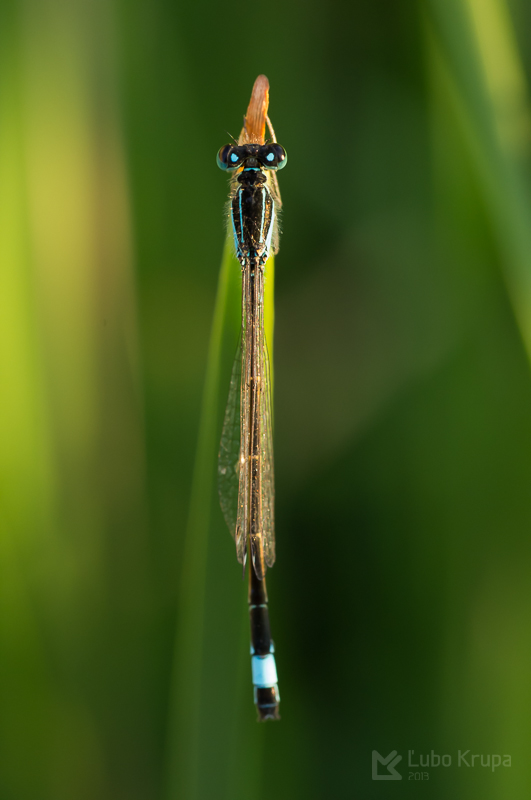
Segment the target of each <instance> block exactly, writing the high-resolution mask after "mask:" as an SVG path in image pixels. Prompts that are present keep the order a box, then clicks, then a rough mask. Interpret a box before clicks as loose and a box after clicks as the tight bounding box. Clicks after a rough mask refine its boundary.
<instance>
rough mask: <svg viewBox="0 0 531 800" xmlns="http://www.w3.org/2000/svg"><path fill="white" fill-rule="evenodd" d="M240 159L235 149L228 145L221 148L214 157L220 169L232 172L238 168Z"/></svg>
mask: <svg viewBox="0 0 531 800" xmlns="http://www.w3.org/2000/svg"><path fill="white" fill-rule="evenodd" d="M241 161H242V157H241V155H240V153H238V151H237V149H236V148H235V147H233V146H232V145H230V144H226V145H225V146H224V147H222V148H221V150H220V151H219V153H218V154H217V157H216V163H217V165H218V167H219V168H220V169H223V170H229V171H230V170H233V169H236V168H237V167H239V165H240V164H241Z"/></svg>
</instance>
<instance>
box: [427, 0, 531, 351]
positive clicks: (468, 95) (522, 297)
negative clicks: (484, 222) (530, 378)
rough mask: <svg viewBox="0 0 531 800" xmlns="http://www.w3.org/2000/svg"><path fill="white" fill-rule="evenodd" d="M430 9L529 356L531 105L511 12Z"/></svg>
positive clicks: (453, 3)
mask: <svg viewBox="0 0 531 800" xmlns="http://www.w3.org/2000/svg"><path fill="white" fill-rule="evenodd" d="M428 8H429V9H430V11H431V14H430V15H429V17H428V23H427V39H428V48H429V52H430V56H431V58H432V65H433V68H434V72H435V73H436V74H437V78H436V79H437V80H439V81H441V82H443V83H444V84H445V90H446V92H447V94H448V95H449V96H450V97H451V100H452V102H453V106H454V110H455V113H456V115H457V117H458V119H459V121H460V124H461V128H462V131H463V134H464V136H465V137H466V140H467V142H468V146H469V149H470V153H471V156H472V158H473V161H474V163H475V166H476V170H477V173H478V176H479V178H480V181H481V184H482V188H483V193H484V197H485V200H486V204H487V207H488V209H489V213H490V216H491V219H492V223H493V227H494V230H495V232H496V235H497V240H498V246H499V250H500V254H501V259H502V264H503V277H504V280H505V283H506V286H507V289H508V293H509V296H510V299H511V302H512V305H513V308H514V311H515V315H516V318H517V321H518V324H519V327H520V331H521V333H522V337H523V340H524V343H525V346H526V349H527V353H528V356H529V357H530V358H531V225H530V222H529V221H530V220H531V197H530V192H529V187H528V186H527V185H526V183H525V179H524V177H523V175H524V171H523V170H522V163H521V162H522V155H523V151H522V150H523V148H522V145H523V142H524V141H525V140H526V132H529V128H530V125H529V108H528V101H527V93H526V89H525V81H524V78H523V74H524V73H523V69H522V67H521V62H520V57H519V54H518V51H517V47H516V40H515V37H514V33H513V31H512V27H511V22H510V17H509V13H508V9H507V6H506V4H505V3H504V2H502V0H485V2H481V3H478V2H476V0H468V2H464V1H463V0H430V2H429V4H428ZM507 98H510V104H509V106H508V105H507Z"/></svg>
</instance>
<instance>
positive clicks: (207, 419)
mask: <svg viewBox="0 0 531 800" xmlns="http://www.w3.org/2000/svg"><path fill="white" fill-rule="evenodd" d="M273 271H274V268H273V259H270V261H269V262H268V283H269V291H268V294H267V298H266V319H267V328H268V331H267V332H268V335H269V337H272V333H273V329H272V326H273V298H272V288H273ZM240 296H241V281H240V265H239V263H238V261H237V260H236V258H235V256H234V248H233V244H232V241H231V240H230V239H227V242H226V244H225V250H224V254H223V260H222V265H221V271H220V276H219V281H218V289H217V296H216V302H215V309H214V318H213V322H212V331H211V335H210V344H209V350H208V360H207V368H206V378H205V385H204V390H203V398H202V406H201V415H200V424H199V436H198V443H197V450H196V456H195V465H194V474H193V480H192V490H191V498H190V511H189V517H188V524H187V529H186V534H185V544H184V553H183V559H182V564H181V585H180V596H179V608H178V629H177V637H176V643H175V651H174V667H173V677H172V686H171V700H170V703H171V705H170V719H169V727H168V749H167V783H166V797H167V800H193V798H196V797H197V796H198V792H199V788H198V786H199V784H198V775H199V769H200V761H201V754H200V737H201V730H200V719H201V705H202V675H203V673H204V670H203V657H204V628H205V595H206V574H207V555H208V536H209V528H210V513H211V505H212V501H213V499H214V501H215V500H216V499H217V493H216V491H215V480H214V478H215V470H216V459H217V452H218V447H219V441H218V439H219V434H220V419H219V408H220V397H219V394H220V392H219V386H220V377H221V364H222V363H224V361H223V353H224V341H225V339H226V337H228V338H230V339H231V340H233V339H234V332H235V329H237V330H239V325H240V319H239V311H238V313H237V312H236V308H238V309H239V302H240ZM271 340H272V339H270V341H271ZM227 538H228V532H227ZM227 546H230V543H229V542H227Z"/></svg>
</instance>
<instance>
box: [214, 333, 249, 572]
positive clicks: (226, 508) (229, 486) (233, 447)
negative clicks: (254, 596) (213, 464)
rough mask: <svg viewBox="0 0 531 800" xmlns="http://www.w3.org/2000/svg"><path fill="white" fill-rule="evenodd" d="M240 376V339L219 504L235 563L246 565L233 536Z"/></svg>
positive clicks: (241, 539)
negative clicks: (233, 542)
mask: <svg viewBox="0 0 531 800" xmlns="http://www.w3.org/2000/svg"><path fill="white" fill-rule="evenodd" d="M241 374H242V339H241V338H240V342H239V344H238V348H237V350H236V355H235V357H234V364H233V366H232V374H231V379H230V387H229V397H228V400H227V407H226V409H225V418H224V420H223V429H222V432H221V442H220V447H219V457H218V492H219V502H220V505H221V510H222V512H223V516H224V517H225V522H226V523H227V526H228V528H229V531H230V532H231V535H232V536H233V537H234V539H235V540H236V553H237V556H238V561H240V563H242V564H244V563H245V551H246V547H245V545H246V542H245V537H241V536H240V537H239V539H238V538H237V536H236V526H237V521H238V511H239V503H238V490H239V483H240V425H241V420H240V408H241V402H240V390H241Z"/></svg>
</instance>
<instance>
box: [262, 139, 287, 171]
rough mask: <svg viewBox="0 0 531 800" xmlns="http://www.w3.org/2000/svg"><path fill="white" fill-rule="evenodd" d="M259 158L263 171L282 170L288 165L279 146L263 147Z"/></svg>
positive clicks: (269, 145)
mask: <svg viewBox="0 0 531 800" xmlns="http://www.w3.org/2000/svg"><path fill="white" fill-rule="evenodd" d="M259 157H260V162H261V164H262V166H264V167H265V169H282V167H285V166H286V164H287V163H288V156H287V153H286V151H285V150H284V148H283V147H281V146H280V145H279V144H265V145H263V146H262V147H261V148H260V156H259Z"/></svg>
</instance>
